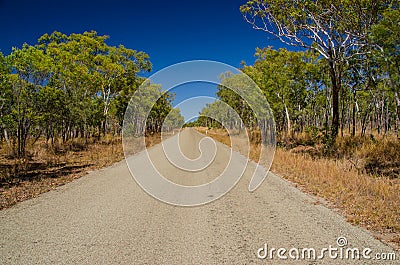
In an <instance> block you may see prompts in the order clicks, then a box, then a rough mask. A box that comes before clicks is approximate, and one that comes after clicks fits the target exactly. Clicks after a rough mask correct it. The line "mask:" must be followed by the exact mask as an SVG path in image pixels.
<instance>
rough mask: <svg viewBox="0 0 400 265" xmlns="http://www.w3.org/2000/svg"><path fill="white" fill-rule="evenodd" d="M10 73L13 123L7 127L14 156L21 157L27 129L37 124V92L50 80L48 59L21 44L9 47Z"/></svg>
mask: <svg viewBox="0 0 400 265" xmlns="http://www.w3.org/2000/svg"><path fill="white" fill-rule="evenodd" d="M7 59H8V60H9V61H10V65H11V69H12V71H13V74H11V75H10V83H11V100H10V108H11V113H10V115H11V117H12V119H11V120H12V121H14V122H13V123H14V124H9V125H10V127H11V128H12V129H13V130H14V135H15V136H16V138H17V147H16V149H17V150H16V154H17V156H18V157H22V156H25V150H26V141H27V138H28V136H29V134H30V131H31V130H34V129H38V132H37V134H38V135H37V137H39V136H40V134H41V130H40V128H35V126H37V125H38V124H39V122H40V120H39V115H38V111H37V104H36V103H37V97H36V95H37V91H39V90H40V89H42V88H43V87H44V86H45V85H46V84H47V82H48V80H49V77H50V70H49V69H50V63H51V62H50V59H49V58H48V57H47V56H46V55H45V54H44V52H43V51H42V50H39V49H37V48H35V47H33V46H29V45H27V44H24V45H23V47H22V48H21V49H17V48H13V51H12V53H11V54H10V55H9V56H8V58H7Z"/></svg>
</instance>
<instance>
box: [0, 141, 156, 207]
mask: <svg viewBox="0 0 400 265" xmlns="http://www.w3.org/2000/svg"><path fill="white" fill-rule="evenodd" d="M160 141H161V137H160V135H152V136H148V137H146V145H147V146H153V145H155V144H158V143H159V142H160ZM29 152H30V154H31V155H30V158H29V159H11V158H9V157H8V156H7V148H6V147H5V146H3V147H2V148H0V209H4V208H8V207H10V206H12V205H14V204H16V203H18V202H21V201H24V200H27V199H30V198H33V197H37V196H38V195H40V194H42V193H44V192H47V191H49V190H52V189H55V188H57V187H58V186H61V185H64V184H66V183H68V182H71V181H73V180H74V179H77V178H80V177H81V176H83V175H85V174H86V173H87V172H88V171H92V170H96V169H100V168H103V167H106V166H109V165H112V164H113V163H115V162H118V161H120V160H122V159H123V158H124V153H123V148H122V141H121V138H120V137H112V136H106V137H104V138H102V139H101V140H100V141H96V140H95V139H91V140H90V141H88V140H87V139H86V140H85V139H75V140H74V141H73V142H70V143H68V144H64V145H62V146H61V145H59V146H54V147H53V148H46V147H45V144H44V143H43V142H40V141H38V142H37V143H36V144H35V145H33V146H29Z"/></svg>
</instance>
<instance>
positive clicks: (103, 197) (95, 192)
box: [0, 129, 399, 264]
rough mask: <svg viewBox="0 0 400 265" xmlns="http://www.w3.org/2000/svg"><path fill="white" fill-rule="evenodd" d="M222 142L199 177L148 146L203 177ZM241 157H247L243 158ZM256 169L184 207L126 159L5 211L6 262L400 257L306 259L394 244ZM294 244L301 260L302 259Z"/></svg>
mask: <svg viewBox="0 0 400 265" xmlns="http://www.w3.org/2000/svg"><path fill="white" fill-rule="evenodd" d="M202 137H203V136H202V135H200V134H199V133H197V132H195V131H194V130H191V129H187V130H185V131H183V133H182V139H180V143H181V145H182V146H181V147H182V151H183V152H185V154H187V156H189V157H191V158H195V157H196V156H197V155H198V154H199V151H198V142H199V141H200V140H201V138H202ZM216 146H217V152H216V155H215V159H214V161H213V165H212V168H211V169H210V170H204V171H201V172H197V173H195V174H194V175H193V174H189V173H188V172H187V171H181V170H179V169H178V168H177V167H174V166H171V165H168V164H167V163H165V157H163V150H162V146H161V145H158V146H155V147H153V148H151V149H150V150H149V154H150V157H152V158H153V159H158V160H159V162H158V163H157V167H159V168H164V169H165V170H167V172H168V174H167V176H166V177H167V178H168V179H170V180H171V181H174V182H177V183H180V184H184V185H195V184H202V183H206V182H207V181H209V180H210V179H212V177H211V175H210V173H211V172H217V173H218V172H220V171H222V170H223V166H224V165H225V164H226V161H227V159H229V156H230V154H229V148H228V147H226V146H223V145H222V144H219V143H217V145H216ZM140 157H141V154H137V155H135V156H134V157H132V158H131V159H140ZM232 159H236V160H238V161H233V162H234V163H243V161H242V160H244V157H242V156H240V155H237V156H234V157H233V158H232ZM142 170H143V171H144V172H145V171H146V169H142ZM250 177H251V176H250V175H249V173H248V172H247V171H246V172H245V174H244V176H243V177H242V178H241V180H240V182H239V183H238V184H237V185H236V186H235V187H234V188H233V189H232V190H231V191H230V192H229V193H228V194H226V195H225V196H224V197H222V198H220V199H218V200H216V201H214V202H212V203H209V204H206V205H204V206H197V207H179V206H171V205H169V204H166V203H163V202H160V201H158V200H156V199H154V198H153V197H151V196H149V195H148V194H147V193H146V192H144V191H143V190H142V189H141V188H140V187H139V186H138V184H137V183H136V182H135V181H134V180H133V178H132V177H131V175H130V172H129V170H128V168H127V165H126V162H125V161H121V162H119V163H117V164H115V165H114V166H112V167H109V168H105V169H103V170H99V171H95V172H91V173H89V174H88V175H87V176H85V177H82V178H80V179H78V180H76V181H74V182H72V183H69V184H67V185H65V186H63V187H60V188H58V189H57V190H55V191H51V192H48V193H46V194H43V195H42V196H40V197H39V198H36V199H32V200H29V201H25V202H22V203H20V204H18V205H17V206H15V207H13V208H10V209H7V210H4V211H2V212H0V229H1V232H0V264H286V263H288V264H298V263H300V264H399V257H398V256H397V261H391V262H390V261H384V262H382V261H377V260H365V259H364V260H347V259H345V258H344V259H340V256H339V257H338V258H336V259H333V258H329V253H328V252H327V251H326V252H324V255H325V257H324V258H323V259H318V258H317V259H316V260H310V259H307V258H305V259H304V260H303V259H302V254H301V252H302V249H304V248H314V249H315V250H316V251H317V255H318V256H319V255H320V253H321V250H322V249H323V248H329V246H331V247H332V248H338V244H337V239H338V238H339V237H345V238H346V240H347V242H348V245H347V246H346V247H351V248H359V249H360V251H362V250H363V249H364V248H370V249H371V252H369V253H367V254H369V256H371V258H373V257H375V254H376V253H381V252H382V253H392V252H394V250H393V249H391V248H390V247H388V246H386V245H384V244H383V243H381V242H380V241H378V240H375V239H374V238H373V237H372V236H371V235H370V234H369V233H368V232H367V231H365V230H364V229H361V228H357V227H354V226H352V225H350V224H348V223H347V222H345V220H344V219H343V218H342V217H341V216H339V215H338V214H336V213H335V212H333V211H332V210H329V209H327V208H326V207H325V206H323V205H321V204H319V203H317V202H316V199H315V198H313V197H310V196H308V195H305V194H303V193H302V192H300V191H299V190H297V189H296V188H295V187H294V186H293V185H291V184H290V183H288V182H287V181H285V180H283V179H281V178H280V177H278V176H275V175H273V174H269V176H268V177H267V179H266V180H265V181H264V183H263V184H262V185H261V187H260V188H258V189H257V190H256V191H255V192H253V193H250V192H248V185H249V181H250ZM342 240H344V239H343V238H342ZM265 244H267V246H268V253H270V250H271V249H272V248H275V249H278V248H286V249H287V252H286V253H281V254H282V255H281V256H283V257H285V256H286V257H287V259H280V258H279V257H278V256H277V251H275V252H273V260H271V259H270V256H268V257H266V258H265V259H260V258H259V257H258V256H257V252H259V253H258V254H259V255H260V256H263V255H265V251H264V249H262V250H260V251H259V249H260V248H262V247H264V246H265ZM293 248H296V249H298V250H299V254H298V257H299V259H300V260H293V257H296V255H297V254H296V249H294V250H293ZM291 249H292V250H291ZM342 249H343V248H342ZM289 251H291V257H290V256H289ZM396 254H397V255H398V253H396ZM305 255H306V252H305Z"/></svg>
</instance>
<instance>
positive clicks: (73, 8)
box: [0, 0, 282, 103]
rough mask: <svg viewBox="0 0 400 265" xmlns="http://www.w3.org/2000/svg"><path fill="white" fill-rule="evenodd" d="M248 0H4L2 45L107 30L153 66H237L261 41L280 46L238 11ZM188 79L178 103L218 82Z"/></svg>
mask: <svg viewBox="0 0 400 265" xmlns="http://www.w3.org/2000/svg"><path fill="white" fill-rule="evenodd" d="M244 3H245V0H243V1H240V0H201V1H191V0H187V1H176V0H170V1H165V0H164V1H158V0H153V1H122V0H113V1H107V2H106V1H93V0H90V1H84V0H81V1H76V0H70V1H54V0H53V1H32V0H31V1H27V0H23V1H17V0H0V51H1V52H2V53H3V54H9V53H10V52H11V48H12V47H21V46H22V44H23V43H24V42H26V43H28V44H32V45H33V44H35V43H36V41H37V39H38V38H39V37H40V36H41V35H43V34H44V33H51V32H53V31H55V30H57V31H60V32H62V33H66V34H70V33H82V32H84V31H90V30H96V31H97V32H98V34H100V35H108V36H110V38H109V39H108V40H107V44H108V45H112V46H114V45H119V44H123V45H124V46H125V47H127V48H131V49H135V50H138V51H144V52H146V53H147V54H149V56H150V61H151V62H152V64H153V71H152V72H151V73H149V74H146V76H150V75H152V74H154V73H156V72H157V71H159V70H161V69H163V68H165V67H167V66H170V65H173V64H176V63H180V62H183V61H188V60H199V59H200V60H213V61H218V62H222V63H225V64H228V65H232V66H234V67H238V68H239V67H240V63H241V62H242V61H245V62H246V63H247V64H253V63H254V56H253V55H254V52H255V48H256V47H267V46H273V47H275V48H279V47H281V46H282V45H281V44H280V42H279V41H277V40H273V39H270V37H269V36H268V35H267V34H266V33H265V32H262V31H257V30H254V29H252V27H251V25H249V24H247V23H246V22H245V21H244V19H243V17H242V14H241V13H240V11H239V7H240V5H242V4H244ZM207 87H208V86H207V85H205V86H201V87H199V86H197V85H193V86H190V85H186V87H185V89H182V88H181V89H176V91H175V92H176V100H175V103H179V102H180V101H182V100H184V99H187V98H188V97H191V96H196V95H197V93H199V92H200V94H201V95H206V96H214V94H215V86H213V88H211V87H208V88H207Z"/></svg>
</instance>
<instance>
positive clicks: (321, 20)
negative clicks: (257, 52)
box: [240, 0, 391, 138]
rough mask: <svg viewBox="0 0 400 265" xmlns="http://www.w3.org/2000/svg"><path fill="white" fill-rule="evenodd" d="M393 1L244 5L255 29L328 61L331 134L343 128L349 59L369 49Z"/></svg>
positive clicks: (272, 0)
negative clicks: (341, 116)
mask: <svg viewBox="0 0 400 265" xmlns="http://www.w3.org/2000/svg"><path fill="white" fill-rule="evenodd" d="M390 2H391V1H381V0H379V1H376V0H365V1H349V0H339V1H328V0H324V1H313V0H291V1H281V0H252V1H248V2H247V3H246V4H244V5H242V6H241V7H240V10H241V12H242V13H243V16H244V19H245V20H246V21H247V22H248V23H250V24H251V25H252V26H253V28H255V29H259V30H263V31H265V32H267V33H269V34H271V35H273V36H275V37H277V38H279V39H280V40H281V41H282V42H283V43H285V44H287V45H291V46H298V47H302V48H306V49H311V50H314V51H316V52H318V53H319V54H320V55H321V56H322V57H324V58H325V59H326V61H327V63H328V68H329V74H330V79H331V85H332V123H331V133H332V137H333V138H335V137H336V136H337V134H338V130H339V123H340V120H339V108H340V105H339V94H340V91H341V87H342V74H343V70H344V69H343V68H344V65H345V63H346V61H347V60H349V59H350V58H351V57H353V56H356V55H358V54H360V53H367V52H369V50H368V49H365V48H366V47H369V46H370V42H369V38H368V33H369V30H370V28H371V26H372V25H374V24H375V23H377V22H378V21H379V19H380V15H381V13H382V12H383V11H384V10H385V9H386V8H387V7H388V5H389V4H390Z"/></svg>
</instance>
